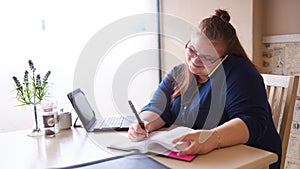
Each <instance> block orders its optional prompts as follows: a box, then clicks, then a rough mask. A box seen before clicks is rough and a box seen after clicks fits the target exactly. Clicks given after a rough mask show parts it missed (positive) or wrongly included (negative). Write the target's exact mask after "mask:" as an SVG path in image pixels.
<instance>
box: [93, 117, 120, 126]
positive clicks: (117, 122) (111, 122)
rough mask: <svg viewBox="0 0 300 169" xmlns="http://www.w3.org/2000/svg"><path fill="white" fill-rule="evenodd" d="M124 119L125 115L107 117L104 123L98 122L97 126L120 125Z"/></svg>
mask: <svg viewBox="0 0 300 169" xmlns="http://www.w3.org/2000/svg"><path fill="white" fill-rule="evenodd" d="M122 121H123V117H118V116H116V117H114V116H112V117H106V118H105V119H104V120H103V121H102V123H98V124H97V125H96V128H108V127H120V126H121V124H122Z"/></svg>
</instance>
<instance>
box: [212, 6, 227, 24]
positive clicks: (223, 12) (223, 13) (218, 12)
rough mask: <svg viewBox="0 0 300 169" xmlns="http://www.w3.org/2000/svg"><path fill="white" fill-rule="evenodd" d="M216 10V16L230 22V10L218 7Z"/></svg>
mask: <svg viewBox="0 0 300 169" xmlns="http://www.w3.org/2000/svg"><path fill="white" fill-rule="evenodd" d="M215 12H216V13H215V16H217V17H219V18H220V19H222V20H223V21H224V22H226V23H229V21H230V15H229V14H228V12H227V11H226V10H223V9H217V10H215Z"/></svg>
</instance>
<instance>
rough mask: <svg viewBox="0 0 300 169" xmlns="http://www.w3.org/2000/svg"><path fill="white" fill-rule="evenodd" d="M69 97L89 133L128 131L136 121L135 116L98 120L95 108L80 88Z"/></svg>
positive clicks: (109, 117)
mask: <svg viewBox="0 0 300 169" xmlns="http://www.w3.org/2000/svg"><path fill="white" fill-rule="evenodd" d="M67 96H68V98H69V100H70V102H71V104H72V106H73V108H74V109H75V112H76V113H77V115H78V118H79V119H80V121H81V123H82V126H83V127H84V128H85V130H86V131H87V132H95V131H111V130H128V129H129V126H130V125H131V123H132V122H133V121H134V116H122V115H116V116H107V117H104V118H100V119H99V118H96V116H95V112H94V110H93V108H92V107H91V105H90V103H89V102H88V100H87V97H86V96H85V94H84V92H83V91H82V90H81V89H80V88H78V89H76V90H74V91H72V92H71V93H69V94H67Z"/></svg>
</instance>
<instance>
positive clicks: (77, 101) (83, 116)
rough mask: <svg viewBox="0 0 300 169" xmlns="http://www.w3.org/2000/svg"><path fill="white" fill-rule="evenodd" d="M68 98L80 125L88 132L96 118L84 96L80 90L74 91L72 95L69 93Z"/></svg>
mask: <svg viewBox="0 0 300 169" xmlns="http://www.w3.org/2000/svg"><path fill="white" fill-rule="evenodd" d="M68 97H69V99H70V101H71V103H72V105H73V107H74V109H75V111H76V112H77V114H78V117H79V119H80V121H81V123H82V124H83V126H84V127H85V128H86V129H87V130H88V129H89V128H90V126H91V125H93V123H94V122H95V121H96V117H95V113H94V111H93V109H92V107H91V105H90V104H89V102H88V100H87V98H86V96H85V94H84V93H83V92H82V91H81V90H80V89H76V90H75V91H73V92H72V93H69V94H68Z"/></svg>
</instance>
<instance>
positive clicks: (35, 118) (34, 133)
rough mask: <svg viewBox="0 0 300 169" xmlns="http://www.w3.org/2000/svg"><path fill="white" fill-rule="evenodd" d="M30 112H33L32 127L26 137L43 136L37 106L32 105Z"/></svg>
mask: <svg viewBox="0 0 300 169" xmlns="http://www.w3.org/2000/svg"><path fill="white" fill-rule="evenodd" d="M30 110H31V111H32V112H33V125H32V129H31V131H30V132H29V133H28V136H30V137H35V136H41V135H44V133H43V131H42V130H41V128H40V123H39V122H40V119H39V114H38V105H37V104H33V105H31V108H30Z"/></svg>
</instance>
